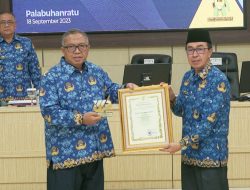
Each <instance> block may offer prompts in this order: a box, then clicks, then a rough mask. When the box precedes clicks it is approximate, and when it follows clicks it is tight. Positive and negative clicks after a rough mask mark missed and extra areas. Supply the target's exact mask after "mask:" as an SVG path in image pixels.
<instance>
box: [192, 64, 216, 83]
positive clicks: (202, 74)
mask: <svg viewBox="0 0 250 190" xmlns="http://www.w3.org/2000/svg"><path fill="white" fill-rule="evenodd" d="M211 66H212V64H211V63H210V62H209V63H208V64H207V65H206V66H205V67H204V68H203V69H202V70H201V71H200V72H199V73H197V75H198V76H199V77H200V78H201V79H202V80H205V79H206V78H207V75H208V73H209V71H210V70H211ZM192 72H193V74H194V75H195V71H194V69H193V71H192Z"/></svg>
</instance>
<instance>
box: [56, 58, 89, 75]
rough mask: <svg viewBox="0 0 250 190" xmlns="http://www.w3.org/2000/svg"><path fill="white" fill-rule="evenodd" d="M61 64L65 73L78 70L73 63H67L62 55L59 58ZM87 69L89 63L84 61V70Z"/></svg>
mask: <svg viewBox="0 0 250 190" xmlns="http://www.w3.org/2000/svg"><path fill="white" fill-rule="evenodd" d="M60 63H61V66H62V68H63V70H64V71H65V72H66V73H67V74H70V75H71V74H73V73H74V72H79V70H78V69H76V68H75V67H74V66H73V65H71V64H69V63H68V62H67V61H66V60H65V58H64V57H62V58H61V61H60ZM88 70H89V63H88V62H87V61H85V62H84V71H88Z"/></svg>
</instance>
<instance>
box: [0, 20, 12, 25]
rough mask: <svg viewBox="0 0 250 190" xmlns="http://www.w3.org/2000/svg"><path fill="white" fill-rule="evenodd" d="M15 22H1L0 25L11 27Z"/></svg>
mask: <svg viewBox="0 0 250 190" xmlns="http://www.w3.org/2000/svg"><path fill="white" fill-rule="evenodd" d="M14 23H15V22H14V21H13V20H1V21H0V25H2V26H6V25H13V24H14Z"/></svg>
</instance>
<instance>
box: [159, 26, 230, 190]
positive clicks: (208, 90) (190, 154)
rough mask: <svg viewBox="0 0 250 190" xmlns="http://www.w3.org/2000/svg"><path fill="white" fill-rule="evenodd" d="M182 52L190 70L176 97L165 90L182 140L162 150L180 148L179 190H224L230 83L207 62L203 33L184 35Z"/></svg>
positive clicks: (206, 35)
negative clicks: (184, 47)
mask: <svg viewBox="0 0 250 190" xmlns="http://www.w3.org/2000/svg"><path fill="white" fill-rule="evenodd" d="M186 53H187V58H188V62H189V64H190V66H191V67H192V69H191V70H190V71H188V72H186V73H185V75H184V77H183V80H182V83H181V88H180V93H179V95H178V96H175V94H174V92H173V90H172V88H171V87H170V88H169V90H170V100H171V108H172V111H173V113H174V114H175V115H177V116H180V117H182V124H183V126H182V139H181V140H180V142H179V143H170V144H169V145H167V146H166V147H165V148H164V149H163V151H166V152H170V153H175V152H177V151H179V150H181V149H182V153H181V154H182V159H181V160H182V167H181V168H182V171H181V177H182V189H184V190H228V179H227V161H228V128H229V111H230V84H229V82H228V79H227V77H226V76H225V75H224V73H222V72H221V71H220V70H219V69H218V68H217V67H215V66H213V65H211V63H210V56H211V55H212V43H211V39H210V35H209V33H208V31H207V30H202V29H192V30H190V31H189V32H188V36H187V41H186Z"/></svg>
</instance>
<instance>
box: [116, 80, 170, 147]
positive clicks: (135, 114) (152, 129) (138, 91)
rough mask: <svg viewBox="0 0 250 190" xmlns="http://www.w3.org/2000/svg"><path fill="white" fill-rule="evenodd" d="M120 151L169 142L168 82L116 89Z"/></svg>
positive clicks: (162, 144)
mask: <svg viewBox="0 0 250 190" xmlns="http://www.w3.org/2000/svg"><path fill="white" fill-rule="evenodd" d="M118 95H119V106H120V112H121V126H122V140H123V151H124V152H128V151H144V150H156V149H159V148H162V147H164V146H166V144H168V143H170V142H172V141H173V135H172V114H171V110H170V100H169V91H168V85H167V84H164V85H152V86H145V87H138V88H135V89H134V90H131V89H121V90H119V92H118Z"/></svg>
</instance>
